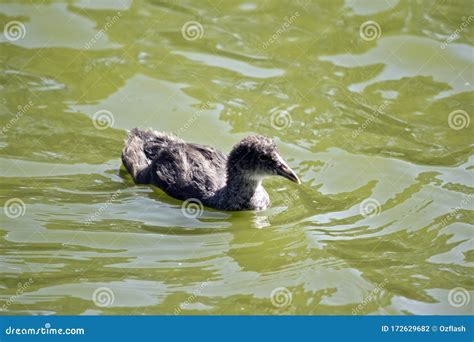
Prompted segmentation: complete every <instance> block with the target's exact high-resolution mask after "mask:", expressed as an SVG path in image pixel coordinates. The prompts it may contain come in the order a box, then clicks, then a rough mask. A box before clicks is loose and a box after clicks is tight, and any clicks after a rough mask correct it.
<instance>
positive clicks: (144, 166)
mask: <svg viewBox="0 0 474 342" xmlns="http://www.w3.org/2000/svg"><path fill="white" fill-rule="evenodd" d="M145 134H146V132H144V131H142V130H140V129H138V128H134V129H132V130H131V131H130V132H129V134H128V137H127V139H125V147H124V148H123V151H122V163H123V165H124V166H125V168H126V169H127V171H128V173H130V174H131V175H132V177H133V180H134V181H135V183H137V184H147V183H149V181H150V180H149V178H150V172H149V166H150V160H149V159H148V158H147V156H146V154H145V151H144V144H145V141H146V137H145V136H144V135H145Z"/></svg>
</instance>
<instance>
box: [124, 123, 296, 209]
mask: <svg viewBox="0 0 474 342" xmlns="http://www.w3.org/2000/svg"><path fill="white" fill-rule="evenodd" d="M122 161H123V164H124V165H125V168H126V169H127V171H128V172H129V173H130V174H131V175H132V177H133V180H134V181H135V183H137V184H154V185H156V186H157V187H159V188H160V189H162V190H163V191H165V192H166V193H167V194H169V195H170V196H172V197H175V198H178V199H180V200H187V199H197V200H199V201H201V202H202V203H203V204H204V205H206V206H208V207H212V208H215V209H221V210H262V209H265V208H267V207H268V206H269V204H270V200H269V197H268V194H267V192H266V191H265V189H264V188H263V186H262V184H261V183H262V179H263V178H265V177H267V176H272V175H279V176H283V177H285V178H288V179H289V180H291V181H293V182H296V183H300V181H299V179H298V177H297V176H296V174H295V173H294V172H293V170H291V168H290V167H289V166H288V165H287V164H286V163H285V162H284V160H283V159H282V158H281V157H280V155H279V153H278V149H277V147H276V145H275V143H274V142H273V140H271V139H270V138H267V137H264V136H260V135H256V136H249V137H247V138H245V139H243V140H242V141H240V142H239V143H238V144H237V145H235V146H234V148H233V149H232V151H231V152H230V154H229V156H228V157H227V156H226V155H225V154H224V153H222V152H220V151H218V150H216V149H214V148H212V147H210V146H204V145H199V144H193V143H186V142H184V141H183V140H182V139H180V138H178V137H176V136H173V135H169V134H166V133H162V132H157V131H153V130H142V129H138V128H134V129H132V130H131V131H130V133H129V135H128V138H127V139H126V141H125V147H124V149H123V152H122Z"/></svg>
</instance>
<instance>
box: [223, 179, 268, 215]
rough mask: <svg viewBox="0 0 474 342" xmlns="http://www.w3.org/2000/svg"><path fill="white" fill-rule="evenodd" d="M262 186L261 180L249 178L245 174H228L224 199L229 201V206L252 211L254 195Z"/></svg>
mask: <svg viewBox="0 0 474 342" xmlns="http://www.w3.org/2000/svg"><path fill="white" fill-rule="evenodd" d="M261 184H262V180H261V179H259V178H256V177H255V178H254V177H249V176H248V175H247V174H245V173H243V172H239V171H234V172H228V174H227V183H226V186H225V188H224V196H223V197H224V198H225V200H226V201H228V205H231V206H238V207H240V208H247V209H252V208H253V201H254V195H255V193H256V192H257V191H258V190H259V189H260V188H261Z"/></svg>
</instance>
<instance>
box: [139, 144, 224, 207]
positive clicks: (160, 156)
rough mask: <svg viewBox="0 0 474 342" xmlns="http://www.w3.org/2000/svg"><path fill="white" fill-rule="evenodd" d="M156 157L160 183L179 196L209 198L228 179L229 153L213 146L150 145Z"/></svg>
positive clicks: (147, 149) (166, 189)
mask: <svg viewBox="0 0 474 342" xmlns="http://www.w3.org/2000/svg"><path fill="white" fill-rule="evenodd" d="M146 151H147V152H145V153H146V154H147V156H150V159H153V165H154V168H155V175H156V185H158V186H159V187H160V188H162V189H163V190H164V191H166V192H167V193H168V194H170V195H171V196H173V197H176V198H179V199H188V198H198V199H200V198H201V199H202V198H206V197H209V196H212V195H213V194H214V193H215V191H217V190H218V189H220V188H221V187H222V186H223V185H224V184H225V180H226V163H227V156H226V155H225V154H224V153H222V152H220V151H218V150H216V149H214V148H212V147H209V146H204V145H199V144H187V143H177V144H170V145H168V146H166V148H163V146H162V145H160V144H159V145H158V146H154V147H153V146H152V145H151V144H150V145H149V146H147V147H146Z"/></svg>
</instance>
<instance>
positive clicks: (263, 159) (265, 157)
mask: <svg viewBox="0 0 474 342" xmlns="http://www.w3.org/2000/svg"><path fill="white" fill-rule="evenodd" d="M259 158H260V160H261V161H268V160H270V156H268V155H266V154H262V155H260V157H259Z"/></svg>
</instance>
